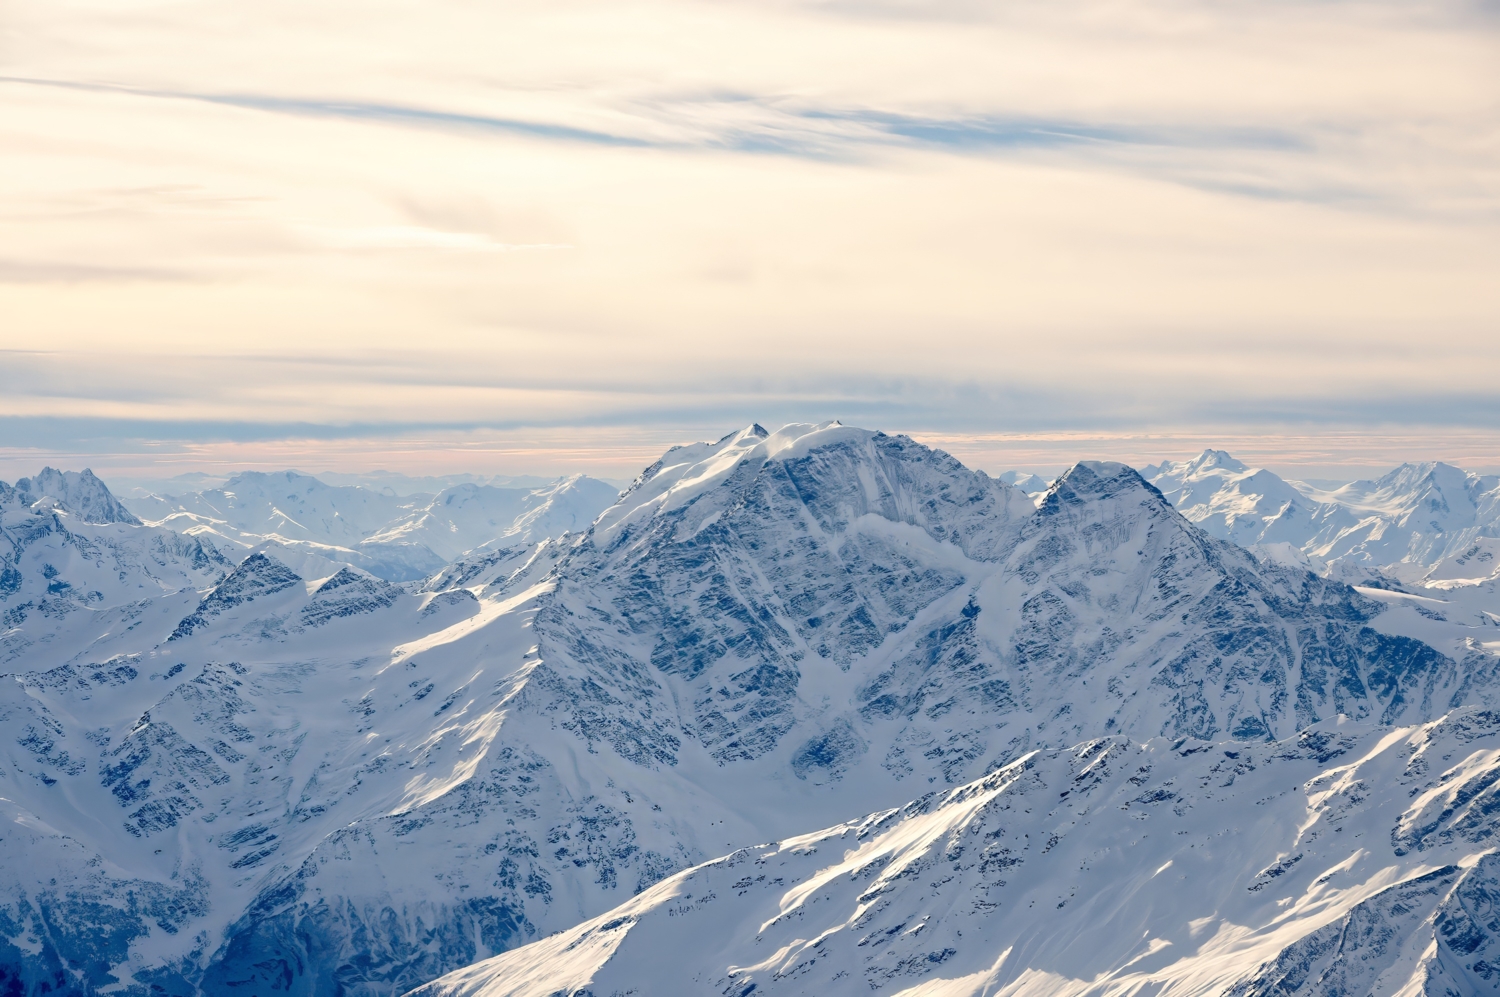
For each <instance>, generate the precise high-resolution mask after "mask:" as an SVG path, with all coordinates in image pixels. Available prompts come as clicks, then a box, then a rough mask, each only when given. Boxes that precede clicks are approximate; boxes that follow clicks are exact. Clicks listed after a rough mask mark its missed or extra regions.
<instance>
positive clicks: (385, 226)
mask: <svg viewBox="0 0 1500 997" xmlns="http://www.w3.org/2000/svg"><path fill="white" fill-rule="evenodd" d="M1497 370H1500V5H1497V4H1496V3H1495V2H1494V0H1474V2H1448V0H1435V2H1432V3H1427V4H1411V3H1394V2H1362V0H1312V2H1306V0H1304V2H1298V3H1287V2H1279V0H1269V2H1267V0H1257V2H1253V3H1252V2H1240V0H1216V2H1212V3H1206V2H1180V0H1081V2H1046V3H1043V2H1039V0H1021V2H1012V3H1005V4H1001V3H978V2H970V0H952V2H945V0H929V2H923V3H915V2H913V3H907V2H904V0H829V2H817V0H806V2H796V0H759V2H740V0H608V2H579V0H548V2H546V3H541V2H525V0H522V2H508V3H498V2H481V0H422V2H420V3H418V2H396V0H362V2H360V3H357V4H356V3H349V2H343V0H298V2H295V3H293V2H286V0H261V2H257V3H255V4H245V3H230V2H227V0H0V477H3V478H6V479H7V480H8V479H10V478H13V477H15V476H18V475H19V474H23V473H31V472H32V471H34V470H35V469H36V468H37V467H39V466H40V464H41V463H43V462H46V463H52V464H54V465H58V466H82V465H83V464H92V465H93V466H95V468H96V469H99V468H106V469H109V468H113V469H116V470H117V471H118V472H119V473H121V474H144V473H148V472H149V473H163V474H165V473H166V472H168V471H172V472H174V473H175V472H176V471H178V470H181V471H192V470H204V469H208V470H220V469H222V468H225V467H229V466H252V467H272V466H275V467H280V466H296V467H302V468H304V469H309V470H323V469H339V470H351V471H352V470H361V469H370V468H377V467H387V468H390V469H393V470H400V471H407V472H411V473H451V472H459V471H473V472H483V473H563V472H567V471H578V470H582V471H591V472H593V473H600V474H606V475H608V476H612V477H629V476H631V475H632V474H633V473H634V470H636V469H638V468H639V467H640V466H643V465H644V464H645V463H647V462H649V460H651V459H652V458H654V456H655V455H656V454H658V453H660V451H661V450H662V449H664V448H665V447H666V446H667V445H670V444H672V443H678V442H686V441H688V440H695V439H708V438H716V437H717V436H719V435H722V434H723V433H725V432H728V431H730V430H732V429H735V428H737V427H739V426H743V425H745V424H748V423H749V422H751V421H760V422H762V423H765V424H767V425H770V426H773V427H774V426H775V425H779V424H781V423H784V422H788V421H822V420H825V419H831V418H838V419H842V420H843V421H844V422H845V423H849V424H856V425H863V426H868V427H871V428H879V429H884V430H886V431H889V432H906V433H909V434H911V435H913V436H915V437H916V438H918V439H922V440H924V441H929V442H933V443H934V444H935V445H941V446H943V447H944V448H945V449H948V450H950V451H951V452H953V453H955V454H956V455H958V456H960V457H961V458H962V459H965V460H966V461H968V462H971V463H973V464H975V465H976V466H981V467H984V468H985V469H987V470H1003V469H1006V468H1007V467H1021V468H1025V469H1029V470H1038V471H1050V470H1054V469H1058V468H1060V467H1061V466H1064V465H1066V464H1067V463H1069V462H1071V460H1073V459H1077V458H1083V457H1116V458H1121V459H1131V460H1139V461H1144V460H1147V459H1161V458H1163V457H1181V456H1186V455H1189V454H1191V453H1194V452H1196V451H1198V450H1201V449H1202V448H1203V447H1204V446H1209V445H1213V446H1219V447H1223V448H1225V449H1230V450H1231V451H1232V452H1238V453H1240V454H1242V455H1249V457H1247V459H1252V458H1253V459H1254V460H1256V461H1257V462H1259V463H1262V464H1264V465H1266V466H1270V467H1273V468H1277V469H1280V470H1285V471H1288V472H1293V473H1300V474H1302V475H1303V476H1323V477H1336V476H1339V475H1340V474H1341V473H1344V472H1348V476H1351V477H1352V476H1354V475H1355V471H1360V472H1361V473H1363V470H1364V469H1366V468H1373V467H1379V466H1389V465H1390V464H1392V463H1395V462H1398V461H1400V460H1406V459H1414V458H1415V459H1421V458H1423V457H1427V458H1435V459H1436V458H1440V459H1448V460H1452V461H1454V462H1458V463H1463V464H1464V466H1469V467H1472V468H1474V469H1479V470H1490V471H1494V470H1500V388H1497V377H1496V371H1497Z"/></svg>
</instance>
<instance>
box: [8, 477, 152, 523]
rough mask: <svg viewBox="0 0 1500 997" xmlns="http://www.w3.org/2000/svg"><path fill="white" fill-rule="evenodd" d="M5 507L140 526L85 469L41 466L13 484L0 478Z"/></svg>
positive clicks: (80, 520) (93, 521)
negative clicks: (59, 469) (30, 476)
mask: <svg viewBox="0 0 1500 997" xmlns="http://www.w3.org/2000/svg"><path fill="white" fill-rule="evenodd" d="M5 506H22V507H25V508H29V509H32V510H34V511H42V510H44V509H52V508H55V509H59V510H61V511H62V512H65V513H68V514H69V515H71V516H72V517H73V518H74V519H76V520H78V521H79V522H83V523H96V524H102V523H130V524H132V525H136V526H139V525H140V520H139V519H137V518H136V517H135V516H134V515H132V514H131V512H130V511H129V510H128V509H126V508H125V507H124V506H123V505H121V504H120V502H119V500H118V499H116V498H115V497H114V495H112V494H111V493H110V490H109V489H108V488H107V487H105V484H104V482H102V481H100V480H99V479H98V478H96V477H95V476H94V472H93V471H90V470H88V469H87V468H85V469H83V470H82V471H56V470H53V469H52V468H50V467H44V468H42V473H40V474H38V475H37V476H36V477H34V478H22V479H21V480H19V481H17V482H16V483H15V485H14V486H12V485H8V484H6V483H5V482H3V481H0V508H3V507H5Z"/></svg>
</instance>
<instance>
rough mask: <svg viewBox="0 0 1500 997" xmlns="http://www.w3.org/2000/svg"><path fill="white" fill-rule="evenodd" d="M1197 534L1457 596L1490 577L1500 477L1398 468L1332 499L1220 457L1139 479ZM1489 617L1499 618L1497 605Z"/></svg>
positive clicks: (1165, 466) (1430, 467)
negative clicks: (1435, 585)
mask: <svg viewBox="0 0 1500 997" xmlns="http://www.w3.org/2000/svg"><path fill="white" fill-rule="evenodd" d="M1143 474H1144V475H1145V476H1146V478H1147V479H1148V480H1149V481H1151V482H1152V483H1153V484H1154V485H1156V486H1157V487H1158V488H1160V489H1161V491H1162V492H1163V494H1165V495H1166V497H1167V498H1168V500H1170V501H1171V502H1172V504H1173V505H1175V506H1176V507H1177V508H1178V510H1179V511H1180V512H1181V513H1182V514H1183V515H1184V516H1185V517H1186V518H1187V519H1188V520H1189V521H1191V522H1192V523H1194V524H1195V525H1197V526H1198V527H1199V528H1201V529H1203V530H1205V531H1207V532H1208V533H1211V534H1213V535H1214V536H1216V537H1220V538H1221V539H1225V540H1232V541H1234V542H1235V543H1238V544H1240V545H1242V546H1245V547H1254V546H1256V545H1261V546H1263V547H1265V548H1268V549H1267V553H1268V554H1269V555H1270V556H1273V557H1274V556H1277V554H1278V550H1277V549H1278V548H1280V550H1281V551H1282V552H1284V553H1282V554H1281V559H1282V560H1283V561H1287V560H1295V561H1297V562H1300V563H1301V564H1303V565H1305V566H1307V567H1309V568H1312V569H1315V570H1318V571H1319V572H1320V573H1322V574H1329V575H1332V576H1333V577H1338V578H1343V579H1346V580H1349V581H1360V580H1369V579H1378V578H1380V577H1381V576H1382V575H1385V576H1389V577H1390V578H1393V579H1398V580H1400V581H1402V582H1405V583H1407V584H1413V585H1418V586H1421V585H1425V584H1428V583H1429V582H1438V581H1441V582H1444V583H1446V587H1450V588H1451V587H1455V586H1457V585H1460V584H1462V583H1464V582H1468V583H1479V582H1482V581H1487V580H1490V579H1493V578H1494V577H1496V569H1497V567H1500V566H1497V565H1496V563H1495V561H1494V558H1495V556H1496V554H1497V552H1500V547H1497V544H1500V477H1496V476H1495V475H1488V476H1485V475H1478V474H1472V473H1469V472H1466V471H1463V470H1460V469H1459V468H1456V467H1453V466H1452V465H1450V464H1444V463H1440V462H1432V463H1424V464H1403V465H1401V466H1400V467H1398V468H1396V469H1394V470H1392V471H1391V472H1390V473H1389V474H1386V475H1384V476H1383V477H1381V478H1379V479H1377V480H1375V481H1355V482H1352V483H1350V484H1347V485H1344V486H1343V487H1341V488H1337V489H1331V490H1328V489H1319V488H1314V487H1312V486H1310V485H1306V484H1302V483H1300V482H1288V481H1285V480H1283V479H1281V478H1280V477H1278V476H1277V475H1275V474H1274V473H1272V472H1270V471H1267V470H1263V469H1259V468H1251V467H1247V466H1246V465H1245V464H1243V463H1241V462H1240V461H1237V460H1235V459H1234V458H1233V457H1231V456H1230V455H1229V454H1227V453H1224V452H1223V451H1221V450H1205V451H1204V452H1203V453H1202V454H1200V455H1199V456H1197V457H1195V458H1194V459H1192V460H1190V461H1176V462H1174V461H1164V462H1162V463H1161V464H1160V465H1157V466H1150V467H1147V468H1145V469H1143ZM1492 608H1494V609H1496V610H1500V605H1497V606H1493V607H1492Z"/></svg>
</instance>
